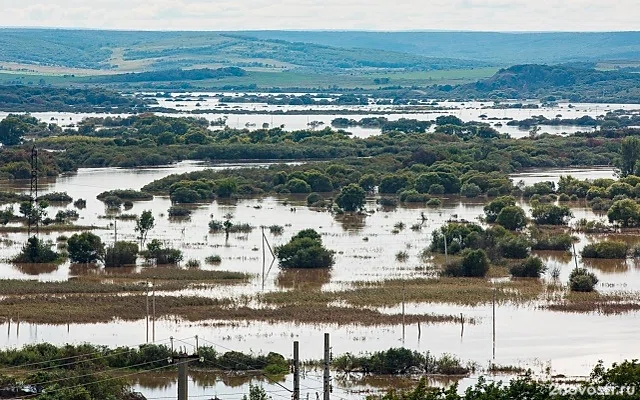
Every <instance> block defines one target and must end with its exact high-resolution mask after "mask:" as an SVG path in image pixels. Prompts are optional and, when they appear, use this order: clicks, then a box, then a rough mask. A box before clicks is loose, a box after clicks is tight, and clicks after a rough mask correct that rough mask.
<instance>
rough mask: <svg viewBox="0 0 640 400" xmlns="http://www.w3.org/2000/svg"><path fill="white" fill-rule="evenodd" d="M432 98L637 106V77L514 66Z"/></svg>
mask: <svg viewBox="0 0 640 400" xmlns="http://www.w3.org/2000/svg"><path fill="white" fill-rule="evenodd" d="M431 95H434V96H436V97H465V98H483V99H491V98H494V99H503V98H508V99H545V98H549V97H552V98H556V99H568V100H570V101H574V102H578V101H589V102H615V103H638V102H640V74H638V73H631V72H621V71H598V70H595V69H586V68H577V67H574V66H565V65H553V66H548V65H535V64H527V65H515V66H513V67H510V68H506V69H501V70H500V71H498V72H497V73H496V74H495V75H494V76H492V77H490V78H488V79H482V80H479V81H477V82H475V83H468V84H464V85H459V86H455V87H452V86H437V88H436V89H435V90H434V91H433V92H432V93H431Z"/></svg>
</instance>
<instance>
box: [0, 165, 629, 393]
mask: <svg viewBox="0 0 640 400" xmlns="http://www.w3.org/2000/svg"><path fill="white" fill-rule="evenodd" d="M249 165H252V166H256V167H260V166H264V165H266V164H249ZM240 166H248V165H247V164H219V165H207V164H204V163H195V162H183V163H179V164H177V165H175V166H171V167H166V168H141V169H116V168H105V169H81V170H80V171H79V172H78V173H76V174H72V175H68V176H62V177H59V178H57V179H52V180H49V181H45V182H43V183H42V185H41V188H40V190H41V192H42V193H47V192H67V193H68V194H69V195H71V196H72V197H73V198H74V199H77V198H82V199H86V200H87V208H86V209H84V210H79V213H80V220H79V221H78V224H82V225H96V226H99V227H103V228H104V229H100V230H96V231H95V233H96V234H98V235H100V236H101V237H102V239H103V241H105V242H106V243H112V242H113V240H114V230H113V227H112V225H111V223H112V220H110V219H108V218H107V219H105V218H101V217H102V216H104V215H105V208H104V205H103V203H101V202H100V201H98V200H97V199H96V195H97V194H99V193H101V192H102V191H105V190H110V189H127V188H131V189H139V188H140V187H142V186H144V185H145V184H147V183H149V182H151V181H153V180H155V179H159V178H161V177H164V176H167V175H169V174H173V173H182V172H188V171H197V170H201V169H204V168H220V169H222V168H237V167H240ZM567 174H571V175H573V176H576V177H579V178H584V177H590V178H600V177H612V176H613V170H611V169H606V168H601V169H590V170H580V169H562V170H543V171H530V172H523V173H519V174H515V175H513V176H512V178H513V180H514V181H515V182H518V181H520V180H523V181H524V182H525V183H526V184H531V183H534V182H538V181H546V180H551V181H556V182H557V180H558V179H559V177H560V176H561V175H567ZM27 185H28V182H27V183H21V182H11V183H4V184H2V185H1V188H2V189H4V190H6V189H12V190H18V191H24V190H26V187H27ZM375 200H376V199H375V197H371V198H369V199H368V201H367V206H366V209H367V210H370V214H369V215H368V216H366V217H350V218H341V217H336V216H333V215H331V214H329V213H327V212H320V211H317V210H313V209H309V208H308V207H306V202H305V201H304V199H303V198H295V197H288V198H285V197H273V196H268V197H264V198H254V199H243V200H237V201H215V202H213V203H211V204H207V205H199V206H194V207H193V214H192V215H191V217H190V218H188V219H181V220H172V219H169V218H168V216H167V209H168V208H169V207H170V205H171V203H170V200H169V199H168V198H165V197H159V196H156V197H155V198H154V199H153V200H152V201H141V202H136V203H135V205H134V207H133V209H131V210H128V211H126V213H134V214H139V213H140V212H142V211H143V210H151V211H152V212H153V215H154V217H155V219H156V227H155V228H154V230H153V231H152V232H151V233H150V237H151V238H157V239H161V240H163V241H165V242H168V243H170V244H171V245H172V246H174V247H177V248H180V249H181V250H182V251H183V252H184V254H185V261H186V260H189V259H197V260H200V261H202V260H204V258H205V257H207V256H211V255H214V254H215V255H219V256H220V257H221V258H222V263H221V264H220V265H219V266H211V265H207V264H206V263H202V267H201V268H202V269H213V270H216V269H217V270H228V271H239V272H246V273H249V274H251V276H252V278H251V279H250V280H249V282H248V283H247V284H240V285H225V286H219V287H214V288H206V289H202V288H192V289H185V290H181V291H179V292H177V293H175V292H170V293H158V296H157V301H158V302H159V303H161V302H162V296H164V295H168V294H174V295H175V294H178V295H182V294H184V295H197V296H202V297H209V298H218V297H234V298H240V297H241V296H251V295H255V294H257V293H268V292H274V291H275V292H277V291H286V290H291V289H293V288H296V287H299V286H300V285H305V287H307V288H309V289H310V290H323V291H328V290H344V289H348V288H349V287H350V284H352V283H354V282H363V281H369V282H380V281H384V280H387V279H397V278H403V279H411V278H419V277H430V276H433V268H432V266H431V263H430V261H429V260H428V259H426V260H425V259H423V258H422V257H420V253H421V252H422V250H423V249H425V248H426V247H428V245H429V243H430V240H431V232H432V231H433V230H435V229H437V228H439V227H440V226H442V225H443V224H444V223H446V221H448V220H452V219H453V220H456V219H457V220H467V221H478V217H480V216H481V215H482V214H483V206H484V202H483V201H482V200H466V199H465V200H462V199H460V198H458V197H454V198H449V199H445V201H444V203H443V205H442V206H441V207H437V208H432V207H422V206H411V207H408V206H407V207H405V206H401V207H398V208H396V209H383V208H380V207H379V206H378V205H376V203H375ZM520 205H521V206H522V207H523V208H525V210H527V211H528V210H529V209H530V208H529V206H528V204H526V203H521V204H520ZM570 205H571V207H572V210H573V212H574V215H575V217H576V218H588V219H599V218H602V216H600V215H597V214H595V213H594V212H592V211H591V209H590V208H588V207H587V205H586V204H585V203H580V202H575V203H570ZM71 207H72V206H71V205H70V206H69V208H71ZM57 209H59V208H56V207H53V208H52V209H51V210H50V211H49V212H50V214H55V212H56V211H57ZM228 213H230V214H232V215H233V220H234V221H235V222H237V223H249V224H251V225H252V226H253V227H254V229H253V230H252V231H251V232H250V233H245V234H232V235H230V237H229V238H228V239H226V238H225V236H224V234H211V233H209V229H208V222H209V221H210V220H211V219H222V216H223V215H225V214H228ZM421 213H423V214H424V216H425V217H426V220H425V221H424V222H423V223H421V225H420V228H419V229H417V228H416V229H410V227H411V226H412V225H415V224H420V221H422V218H421ZM399 222H402V223H404V225H405V228H404V229H401V230H399V231H397V229H395V226H396V224H397V223H399ZM274 224H278V225H282V226H284V233H283V234H282V235H272V234H270V233H269V231H268V230H266V232H265V235H266V237H267V240H268V242H269V244H270V245H271V246H277V245H279V244H282V243H284V242H286V241H287V240H288V239H289V238H290V237H291V236H292V235H293V234H295V233H296V232H297V231H299V230H301V229H305V228H314V229H317V230H318V231H319V232H322V234H323V241H324V243H325V245H326V246H327V247H328V248H330V249H332V250H335V251H336V252H337V254H336V264H335V266H334V267H333V268H332V269H331V270H330V271H282V270H280V269H279V268H278V267H277V265H273V264H272V257H271V256H270V255H269V252H268V251H265V254H266V257H265V258H264V259H263V252H262V230H261V228H260V227H261V226H269V225H274ZM133 228H134V222H133V221H130V222H127V221H118V224H117V229H118V239H120V240H135V237H136V234H135V232H134V229H133ZM394 229H395V231H394ZM60 234H62V232H58V233H55V234H54V233H51V234H42V235H41V236H42V237H44V238H47V239H51V240H52V241H55V239H56V236H57V235H60ZM67 234H70V233H67ZM578 237H579V239H580V241H579V243H577V244H576V250H577V252H578V253H579V252H580V250H581V249H582V248H583V247H584V246H585V245H586V244H588V243H590V242H592V241H594V240H598V237H597V236H594V235H583V234H581V235H578ZM26 239H27V235H26V234H13V233H12V234H3V235H2V245H1V247H0V258H2V259H7V258H9V257H11V256H13V255H15V254H16V253H18V252H19V251H20V248H21V245H22V243H24V241H25V240H26ZM622 239H624V240H626V241H628V242H630V243H638V242H640V236H633V235H626V236H624V237H622ZM400 251H406V252H407V253H408V254H409V258H408V260H406V261H405V262H399V261H397V259H396V254H397V253H398V252H400ZM538 255H539V256H540V257H541V258H542V259H543V260H544V261H545V262H546V263H547V265H548V266H549V271H550V270H552V269H553V268H554V267H557V268H558V269H559V270H560V281H561V282H562V283H566V282H567V280H568V275H569V272H570V271H571V269H573V267H574V266H575V263H577V264H578V265H584V266H585V267H587V268H589V269H590V270H592V271H594V272H595V273H596V274H597V275H598V277H599V278H600V284H599V287H598V290H599V291H600V292H601V293H615V292H618V291H638V290H640V268H639V267H640V265H637V264H636V263H635V262H634V260H632V259H630V260H626V261H619V262H615V261H611V260H607V261H599V262H593V261H590V262H586V263H583V261H582V260H581V258H580V257H577V258H574V257H573V256H572V255H571V254H569V253H559V252H540V253H539V254H538ZM141 268H143V267H142V266H138V267H137V269H138V270H140V269H141ZM119 272H120V271H119ZM108 273H109V272H108V271H105V270H104V269H101V268H96V267H91V268H86V267H82V266H77V265H70V264H69V263H65V264H62V265H60V266H58V267H34V266H17V265H12V264H10V263H6V262H3V263H1V264H0V278H4V279H32V280H41V281H55V280H67V279H71V278H73V277H76V276H80V275H85V274H107V275H108ZM548 273H549V272H548ZM545 279H547V280H549V279H550V278H549V277H548V276H547V277H546V278H545ZM540 305H541V304H539V303H538V302H537V301H532V302H530V303H528V304H517V305H516V304H511V303H508V302H507V303H501V304H499V305H498V306H497V309H496V358H495V362H496V363H498V364H502V365H519V366H524V367H531V368H538V369H539V370H540V371H542V370H543V369H544V368H546V367H549V368H551V370H552V371H553V373H562V374H567V375H583V374H585V373H586V372H588V371H589V370H590V369H591V368H592V367H593V365H594V364H595V363H596V362H597V361H598V360H604V361H605V362H613V361H616V360H621V359H624V358H630V357H633V355H634V354H638V353H639V352H640V345H638V344H637V340H636V338H637V336H638V335H639V334H640V324H638V322H639V315H638V313H637V312H631V313H626V314H622V315H602V314H598V313H575V314H574V313H566V312H555V311H549V310H545V309H541V308H540ZM131 307H135V308H141V309H142V307H144V304H142V303H140V304H133V303H132V304H131ZM379 310H381V311H382V312H383V313H394V314H396V313H399V312H400V309H399V306H393V307H383V308H379ZM310 312H313V311H312V310H310ZM406 312H407V315H424V314H440V315H460V314H462V315H463V318H464V319H465V320H466V321H473V323H467V324H465V325H464V328H463V327H462V325H461V324H459V323H433V324H424V323H423V324H422V325H421V326H420V327H418V326H417V325H416V324H409V325H407V326H405V327H404V328H403V326H402V325H388V324H387V325H381V326H379V327H375V329H372V328H371V327H370V326H359V325H353V324H340V325H338V324H307V323H290V322H258V321H251V322H247V321H227V320H221V319H207V320H204V321H197V322H192V321H186V320H182V319H180V318H161V319H160V320H158V321H157V322H156V323H155V324H153V326H152V327H151V329H152V333H151V339H150V340H153V339H154V338H155V339H158V340H160V339H163V340H166V339H167V338H168V337H170V336H172V337H175V338H187V337H193V336H194V335H199V336H200V337H201V338H203V339H204V340H208V341H210V342H211V343H214V344H215V345H216V346H220V347H218V348H219V349H220V350H221V351H225V349H233V350H238V351H244V352H247V351H253V352H255V353H266V352H269V351H275V352H280V353H282V354H283V355H285V356H291V343H292V341H293V340H299V341H300V345H301V357H302V358H303V359H307V360H309V359H320V358H321V357H322V352H321V351H322V350H321V340H322V335H323V333H324V332H329V333H331V335H332V346H333V353H334V354H336V355H339V354H343V353H346V352H355V353H358V352H364V351H376V350H381V349H387V348H390V347H400V346H405V347H407V348H410V349H414V350H418V351H421V352H426V351H431V352H432V353H434V354H442V353H451V354H455V355H457V356H459V357H460V358H461V359H463V360H469V361H473V362H475V363H477V364H478V365H480V366H487V365H488V363H489V361H490V360H491V359H492V351H493V349H492V347H493V344H492V307H491V304H481V305H478V306H475V307H471V306H462V305H457V304H447V303H439V304H431V303H411V302H409V303H408V304H407V305H406ZM3 331H4V332H6V334H5V335H2V334H0V346H3V347H7V346H11V347H13V346H21V345H24V344H27V343H35V342H51V343H55V344H63V343H81V342H92V343H96V344H103V345H109V346H117V345H130V346H135V345H137V344H140V343H144V342H145V341H146V335H147V322H146V320H144V319H142V320H137V321H113V322H109V323H98V324H68V325H45V324H29V323H24V322H21V323H20V322H19V316H16V317H15V319H13V318H12V321H5V322H4V323H3V324H0V332H3ZM229 379H230V378H227V377H221V378H219V379H217V378H204V377H202V378H198V377H195V376H194V378H193V382H192V383H191V385H192V387H193V390H192V393H193V394H194V395H196V394H198V395H201V396H205V395H209V394H212V395H215V394H216V393H219V394H221V395H222V394H224V393H240V392H244V393H246V388H247V385H248V383H249V381H250V379H249V380H247V379H244V380H243V379H240V378H238V379H240V381H241V383H237V384H236V383H231V382H230V381H229ZM287 379H290V377H289V378H287ZM304 382H305V385H307V386H308V388H315V387H317V385H316V384H314V382H313V381H312V380H311V381H304ZM464 382H468V384H473V379H472V378H470V379H467V380H465V381H464ZM338 386H340V384H339V383H338ZM463 386H464V385H463ZM136 387H137V388H138V389H139V390H140V391H142V392H143V393H144V394H145V395H147V396H149V397H162V396H166V395H169V394H172V393H173V392H174V390H175V382H174V381H173V380H171V379H165V380H162V379H160V378H159V377H156V376H155V375H154V376H153V377H149V379H148V380H144V379H142V378H141V379H140V381H139V382H137V383H136ZM265 387H266V388H267V389H268V390H270V391H274V393H275V392H276V391H277V390H279V389H281V388H279V387H278V386H277V385H274V384H273V383H265ZM340 387H341V389H340V390H342V391H344V393H343V394H344V396H345V397H346V398H350V397H353V396H357V395H356V394H354V393H360V392H359V391H361V390H373V388H372V387H370V385H368V384H353V382H351V383H348V382H347V383H344V385H343V386H340ZM347 388H348V389H347ZM308 390H309V391H310V392H313V391H312V390H311V389H308ZM284 395H287V394H286V393H285V394H284Z"/></svg>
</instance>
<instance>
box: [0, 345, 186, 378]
mask: <svg viewBox="0 0 640 400" xmlns="http://www.w3.org/2000/svg"><path fill="white" fill-rule="evenodd" d="M186 339H190V338H186ZM186 339H185V340H186ZM169 340H170V339H162V340H156V341H155V342H151V343H143V344H139V345H137V346H135V347H141V346H145V345H147V344H158V343H163V342H168V341H169ZM132 350H133V348H132V349H129V350H122V351H121V352H114V353H111V354H108V355H103V356H102V357H96V358H94V359H92V360H82V361H77V362H72V363H67V364H62V365H57V366H51V367H44V368H36V369H35V370H34V372H37V371H45V370H48V369H52V368H58V367H63V366H69V365H73V364H79V363H82V362H88V361H94V360H99V359H101V358H107V357H111V356H112V355H117V354H123V353H126V352H128V351H132ZM100 354H103V352H102V351H95V352H92V353H84V354H79V355H76V356H69V357H61V358H55V359H52V360H47V361H39V362H34V363H28V364H20V365H13V366H10V367H5V368H0V371H2V372H4V371H10V370H14V369H23V368H27V367H32V366H35V365H42V364H48V363H52V362H56V361H66V360H73V359H77V358H81V357H87V356H93V355H100Z"/></svg>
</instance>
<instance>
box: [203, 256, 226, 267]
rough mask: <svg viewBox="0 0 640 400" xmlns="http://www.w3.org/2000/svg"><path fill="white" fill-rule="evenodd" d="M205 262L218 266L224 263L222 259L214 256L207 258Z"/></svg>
mask: <svg viewBox="0 0 640 400" xmlns="http://www.w3.org/2000/svg"><path fill="white" fill-rule="evenodd" d="M204 262H206V263H207V264H212V265H218V264H220V263H221V262H222V257H220V256H219V255H217V254H214V255H212V256H207V258H205V259H204Z"/></svg>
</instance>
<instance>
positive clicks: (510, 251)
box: [498, 234, 531, 258]
mask: <svg viewBox="0 0 640 400" xmlns="http://www.w3.org/2000/svg"><path fill="white" fill-rule="evenodd" d="M498 248H499V249H500V252H501V253H502V256H503V257H505V258H527V257H528V256H529V249H530V248H531V243H529V241H528V240H527V239H526V238H524V237H522V236H517V235H511V234H509V235H505V236H504V237H502V238H501V239H500V240H499V241H498Z"/></svg>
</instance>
